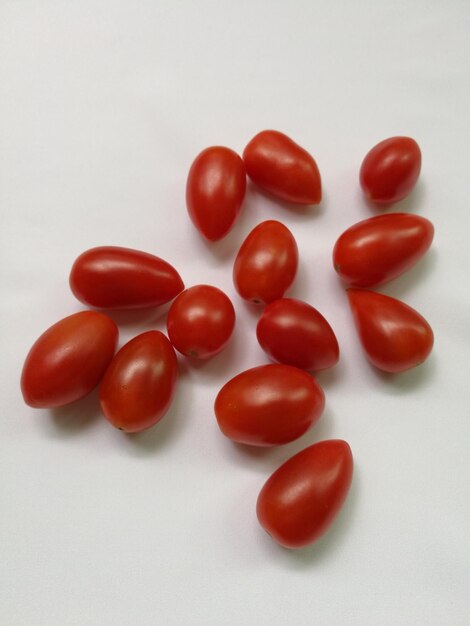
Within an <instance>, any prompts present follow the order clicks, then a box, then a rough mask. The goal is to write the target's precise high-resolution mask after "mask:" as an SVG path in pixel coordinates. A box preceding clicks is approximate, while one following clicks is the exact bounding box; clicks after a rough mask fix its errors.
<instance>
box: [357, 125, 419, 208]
mask: <svg viewBox="0 0 470 626" xmlns="http://www.w3.org/2000/svg"><path fill="white" fill-rule="evenodd" d="M420 171H421V150H420V149H419V146H418V144H417V143H416V141H415V140H414V139H412V138H411V137H390V138H389V139H384V140H383V141H381V142H380V143H378V144H377V145H376V146H374V147H373V148H372V150H370V151H369V152H368V153H367V154H366V156H365V158H364V160H363V162H362V165H361V169H360V173H359V180H360V183H361V187H362V189H363V191H364V193H365V194H366V196H367V198H368V199H369V200H371V201H372V202H376V203H377V204H391V203H392V202H398V201H399V200H403V199H404V198H406V196H407V195H408V194H409V193H410V192H411V190H412V189H413V187H414V186H415V185H416V182H417V180H418V177H419V173H420Z"/></svg>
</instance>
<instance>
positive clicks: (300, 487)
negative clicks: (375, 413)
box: [256, 439, 353, 548]
mask: <svg viewBox="0 0 470 626" xmlns="http://www.w3.org/2000/svg"><path fill="white" fill-rule="evenodd" d="M352 474H353V458H352V454H351V449H350V447H349V445H348V444H347V443H346V442H345V441H342V440H341V439H330V440H326V441H319V442H318V443H315V444H313V445H312V446H309V447H308V448H305V449H304V450H302V451H301V452H299V453H298V454H296V455H294V456H293V457H291V458H290V459H289V460H288V461H286V462H285V463H284V464H283V465H281V466H280V467H279V468H278V469H277V470H276V471H275V472H274V474H272V475H271V476H270V478H268V480H267V482H266V483H265V484H264V486H263V488H262V489H261V492H260V494H259V496H258V502H257V505H256V514H257V516H258V521H259V523H260V524H261V526H262V527H263V528H264V529H265V530H266V531H267V532H268V533H269V534H270V535H271V537H272V538H273V539H274V540H275V541H277V542H278V543H279V544H281V546H284V547H286V548H302V547H304V546H307V545H309V544H311V543H313V542H314V541H316V540H317V539H319V538H320V537H321V536H322V535H323V534H324V533H325V532H326V531H327V530H328V528H329V527H330V526H331V524H332V523H333V521H334V519H335V517H336V515H337V514H338V512H339V510H340V508H341V506H342V504H343V502H344V500H345V499H346V496H347V494H348V491H349V487H350V485H351V481H352Z"/></svg>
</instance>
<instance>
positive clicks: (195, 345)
mask: <svg viewBox="0 0 470 626" xmlns="http://www.w3.org/2000/svg"><path fill="white" fill-rule="evenodd" d="M420 166H421V154H420V150H419V147H418V145H417V144H416V142H415V141H413V140H412V139H410V138H407V137H394V138H391V139H388V140H385V141H383V142H381V143H380V144H378V145H377V146H375V147H374V148H373V149H372V150H371V151H370V152H369V153H368V154H367V156H366V157H365V159H364V161H363V164H362V167H361V172H360V182H361V185H362V187H363V189H364V191H365V193H366V195H367V197H368V198H369V199H370V200H371V201H373V202H375V203H383V204H390V203H393V202H396V201H398V200H401V199H402V198H404V197H405V196H406V195H407V194H408V193H409V192H410V191H411V189H412V188H413V187H414V185H415V183H416V181H417V179H418V176H419V172H420ZM247 175H248V176H249V177H250V178H251V179H252V180H253V181H254V183H256V184H257V185H259V186H260V187H262V188H263V189H265V190H266V191H268V192H269V193H271V194H272V195H274V196H276V197H278V198H281V199H282V200H287V201H289V202H294V203H298V204H317V203H319V202H320V200H321V178H320V173H319V170H318V167H317V165H316V163H315V160H314V159H313V158H312V156H311V155H310V154H309V153H308V152H306V151H305V150H304V149H303V148H301V147H300V146H298V145H297V144H296V143H294V142H293V141H292V140H291V139H290V138H288V137H287V136H286V135H284V134H282V133H279V132H277V131H264V132H261V133H259V134H258V135H256V136H255V137H254V138H253V139H252V140H251V141H250V143H249V144H248V145H247V147H246V148H245V151H244V153H243V158H241V157H240V156H239V155H238V154H236V153H235V152H233V151H232V150H230V149H229V148H225V147H220V146H217V147H211V148H208V149H206V150H204V151H203V152H202V153H201V154H199V156H198V157H197V158H196V159H195V161H194V162H193V164H192V167H191V169H190V172H189V176H188V181H187V188H186V202H187V208H188V212H189V215H190V217H191V219H192V221H193V223H194V224H195V226H196V227H197V229H198V230H199V231H200V233H201V234H202V235H203V236H204V237H205V238H206V239H208V240H209V241H217V240H219V239H221V238H223V237H224V236H225V235H226V234H227V233H228V232H229V230H230V229H231V228H232V226H233V225H234V223H235V221H236V219H237V217H238V215H239V213H240V210H241V207H242V204H243V200H244V196H245V191H246V176H247ZM432 237H433V227H432V225H431V223H430V222H429V221H428V220H426V219H424V218H421V217H417V216H413V215H410V214H404V213H395V214H392V213H388V214H386V215H379V216H376V217H373V218H370V219H367V220H364V221H362V222H360V223H358V224H356V225H354V226H352V227H351V228H349V229H348V230H346V231H345V232H344V233H343V234H342V235H341V236H340V237H339V239H338V241H337V242H336V244H335V247H334V251H333V263H334V267H335V269H336V271H337V273H338V274H339V276H340V277H341V279H342V280H343V281H344V282H345V283H346V285H347V286H348V287H349V289H348V291H347V294H348V298H349V302H350V305H351V309H352V312H353V316H354V319H355V322H356V327H357V330H358V333H359V337H360V339H361V342H362V345H363V347H364V350H365V353H366V356H367V357H368V358H369V360H370V361H371V362H372V363H373V364H374V365H375V366H376V367H379V368H381V369H383V370H385V371H389V372H401V371H404V370H406V369H409V368H410V367H413V366H415V365H418V364H419V363H422V362H423V361H424V360H425V359H426V357H427V356H428V355H429V353H430V351H431V348H432V343H433V334H432V330H431V328H430V326H429V324H428V323H427V322H426V320H425V319H424V318H423V317H422V316H421V315H420V314H419V313H417V312H416V311H414V310H413V309H411V308H410V307H409V306H407V305H406V304H405V303H403V302H400V301H398V300H396V299H394V298H390V297H388V296H385V295H383V294H379V293H375V292H373V291H370V290H369V289H365V288H370V287H375V286H377V285H381V284H383V283H385V282H387V281H389V280H391V279H393V278H395V277H396V276H398V275H400V274H402V273H403V272H405V271H406V270H408V269H409V268H410V267H411V266H412V265H414V264H415V263H416V262H417V261H418V260H419V259H420V258H421V257H422V256H423V254H424V253H425V252H426V250H427V249H428V248H429V246H430V244H431V241H432ZM297 265H298V251H297V245H296V242H295V239H294V237H293V235H292V233H291V232H290V231H289V229H288V228H287V227H286V226H285V225H283V224H281V223H280V222H278V221H274V220H269V221H265V222H262V223H261V224H258V225H257V226H256V227H255V228H254V229H253V230H252V231H251V233H249V235H248V236H247V237H246V239H245V241H244V242H243V244H242V245H241V247H240V250H239V252H238V254H237V257H236V259H235V262H234V266H233V280H234V284H235V287H236V290H237V292H238V293H239V295H240V296H241V297H242V298H243V299H245V300H247V301H250V302H254V303H256V304H259V305H263V306H264V307H265V308H264V310H263V312H262V314H261V316H260V319H259V321H258V325H257V329H256V334H257V338H258V341H259V343H260V345H261V347H262V348H263V350H264V351H265V352H266V353H267V354H268V355H269V357H270V358H271V359H272V360H273V361H275V363H272V364H269V365H262V366H259V367H255V368H252V369H249V370H247V371H245V372H242V373H241V374H238V375H237V376H235V377H234V378H232V379H231V380H229V381H228V382H227V383H226V384H225V385H224V386H223V387H222V389H221V390H220V391H219V393H218V395H217V397H216V399H215V405H214V410H215V415H216V419H217V422H218V425H219V427H220V430H221V431H222V433H223V434H224V435H226V436H227V437H229V438H230V439H232V440H233V441H236V442H239V443H243V444H248V445H254V446H273V445H281V444H285V443H288V442H290V441H293V440H295V439H297V438H299V437H300V436H302V435H303V434H304V433H305V432H306V431H307V430H308V429H309V428H311V426H312V425H313V424H314V423H315V422H316V421H317V420H318V419H319V417H320V416H321V414H322V411H323V408H324V404H325V398H324V393H323V390H322V389H321V387H320V385H319V384H318V382H317V381H316V380H315V378H314V377H313V376H312V375H311V374H310V373H309V372H312V371H317V370H321V369H325V368H329V367H332V366H334V365H335V364H336V363H337V361H338V359H339V347H338V342H337V339H336V336H335V333H334V331H333V329H332V328H331V326H330V324H329V323H328V322H327V320H326V319H325V318H324V317H323V316H322V315H321V313H320V312H319V311H317V310H316V309H315V308H313V307H312V306H311V305H310V304H307V303H306V302H303V301H300V300H295V299H290V298H284V294H285V292H286V291H287V290H288V288H289V287H290V286H291V284H292V282H293V281H294V278H295V275H296V272H297ZM70 287H71V289H72V291H73V293H74V294H75V296H76V297H77V298H78V299H79V300H80V301H81V302H83V303H84V304H86V305H87V306H89V307H93V309H136V308H145V307H156V306H159V305H161V304H163V303H166V302H170V301H171V300H173V302H172V304H171V307H170V309H169V312H168V317H167V330H168V338H167V337H166V336H165V335H164V334H163V333H161V332H159V331H155V330H150V331H148V332H144V333H142V334H140V335H138V336H137V337H134V338H133V339H132V340H131V341H129V342H128V343H126V344H125V345H124V346H123V347H122V348H121V349H120V350H119V351H118V352H117V354H115V350H116V347H117V341H118V329H117V327H116V324H115V323H114V322H113V321H112V319H111V318H110V317H108V316H107V315H105V314H104V313H102V312H99V311H96V310H86V311H82V312H79V313H76V314H74V315H71V316H69V317H66V318H65V319H62V320H61V321H59V322H57V323H56V324H54V325H53V326H51V327H50V328H49V329H48V330H47V331H46V332H45V333H44V334H43V335H41V336H40V337H39V339H38V340H37V341H36V343H35V344H34V345H33V347H32V348H31V350H30V352H29V354H28V356H27V358H26V361H25V364H24V367H23V372H22V378H21V388H22V392H23V397H24V400H25V402H26V403H27V404H28V405H30V406H32V407H42V408H44V407H57V406H62V405H64V404H68V403H70V402H74V401H75V400H78V399H79V398H81V397H83V396H85V395H86V394H87V393H89V392H90V391H91V390H92V389H93V388H94V387H96V386H97V385H98V384H100V404H101V408H102V411H103V414H104V415H105V417H106V418H107V419H108V420H109V421H110V422H111V423H112V424H113V425H114V426H116V427H117V428H119V429H121V430H124V431H127V432H137V431H142V430H144V429H147V428H150V427H151V426H154V425H155V424H156V423H157V422H158V421H160V419H161V418H162V417H163V416H164V415H165V413H166V412H167V410H168V408H169V406H170V404H171V402H172V398H173V395H174V393H175V389H176V384H177V377H178V364H177V358H176V354H175V349H176V350H177V351H178V352H180V353H181V354H183V355H185V356H187V357H191V358H198V359H207V358H211V357H213V356H214V355H216V354H217V353H219V352H220V351H221V350H223V349H224V347H225V346H226V345H227V343H228V342H229V340H230V337H231V335H232V332H233V329H234V326H235V310H234V307H233V304H232V303H231V301H230V299H229V298H228V297H227V295H226V294H225V293H223V292H222V291H221V290H220V289H217V288H216V287H213V286H210V285H196V286H193V287H190V288H189V289H186V290H185V289H184V284H183V281H182V279H181V277H180V275H179V274H178V272H177V271H176V270H175V268H174V267H172V266H171V265H170V264H169V263H167V262H166V261H164V260H163V259H160V258H158V257H155V256H153V255H151V254H147V253H145V252H141V251H138V250H131V249H128V248H118V247H110V246H108V247H100V248H93V249H91V250H87V251H86V252H84V253H83V254H81V255H80V256H79V257H78V258H77V259H76V261H75V263H74V264H73V267H72V270H71V273H70ZM352 471H353V460H352V455H351V450H350V448H349V445H348V444H347V443H346V442H345V441H342V440H328V441H321V442H318V443H315V444H314V445H312V446H309V447H307V448H306V449H304V450H302V451H301V452H299V453H298V454H296V455H295V456H293V457H292V458H291V459H289V460H288V461H287V462H286V463H284V464H283V465H282V466H281V467H280V468H278V469H277V470H276V471H275V472H274V474H273V475H272V476H271V477H270V478H269V479H268V481H267V482H266V483H265V485H264V487H263V488H262V490H261V492H260V494H259V497H258V502H257V515H258V519H259V521H260V523H261V525H262V526H263V527H264V528H265V529H266V530H267V531H268V532H269V533H270V534H271V535H272V536H273V538H274V539H275V540H276V541H278V542H279V543H280V544H281V545H284V546H287V547H301V546H305V545H308V544H310V543H312V542H313V541H315V540H316V539H317V538H319V537H320V536H321V535H322V534H323V533H324V532H325V531H326V530H327V529H328V527H329V526H330V524H331V523H332V521H333V519H334V518H335V516H336V514H337V513H338V511H339V509H340V508H341V505H342V503H343V501H344V499H345V498H346V495H347V493H348V490H349V486H350V484H351V479H352Z"/></svg>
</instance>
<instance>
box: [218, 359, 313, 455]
mask: <svg viewBox="0 0 470 626" xmlns="http://www.w3.org/2000/svg"><path fill="white" fill-rule="evenodd" d="M324 406H325V396H324V393H323V390H322V388H321V387H320V385H319V384H318V383H317V381H316V380H315V379H314V378H313V376H310V374H307V372H304V371H303V370H300V369H298V368H296V367H291V366H290V365H275V364H270V365H261V366H259V367H253V368H252V369H249V370H246V371H244V372H242V373H241V374H238V375H237V376H235V377H234V378H232V379H231V380H229V381H228V382H227V383H226V384H225V385H224V386H223V387H222V389H221V390H220V391H219V393H218V395H217V398H216V400H215V405H214V411H215V415H216V418H217V422H218V424H219V428H220V430H221V431H222V432H223V434H224V435H225V436H226V437H228V438H229V439H232V440H233V441H236V442H238V443H245V444H249V445H253V446H277V445H281V444H284V443H288V442H290V441H293V440H294V439H298V438H299V437H300V436H302V435H303V434H304V433H305V432H307V430H308V429H309V428H311V427H312V426H313V424H315V422H316V421H317V420H318V419H319V417H320V416H321V414H322V412H323V409H324Z"/></svg>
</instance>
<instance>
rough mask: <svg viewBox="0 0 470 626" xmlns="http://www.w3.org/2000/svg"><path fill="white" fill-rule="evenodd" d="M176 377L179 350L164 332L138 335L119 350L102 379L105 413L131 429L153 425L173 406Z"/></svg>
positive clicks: (124, 427) (107, 416) (111, 420)
mask: <svg viewBox="0 0 470 626" xmlns="http://www.w3.org/2000/svg"><path fill="white" fill-rule="evenodd" d="M177 378H178V363H177V360H176V354H175V351H174V350H173V347H172V345H171V343H170V342H169V341H168V339H167V338H166V337H165V335H164V334H163V333H161V332H160V331H158V330H150V331H148V332H146V333H142V334H141V335H137V337H134V339H131V341H129V342H128V343H126V344H125V345H124V346H123V347H122V348H121V349H120V350H119V352H118V353H117V354H116V356H115V357H114V359H113V360H112V361H111V364H110V366H109V367H108V370H107V371H106V374H105V376H104V378H103V382H102V383H101V388H100V403H101V408H102V410H103V413H104V415H105V417H106V418H107V419H108V420H109V421H110V422H111V424H112V425H113V426H116V428H119V430H125V431H127V432H129V433H133V432H139V431H141V430H145V429H146V428H150V426H153V425H154V424H156V423H157V422H159V421H160V420H161V419H162V417H163V416H164V415H165V413H166V412H167V411H168V409H169V408H170V405H171V401H172V399H173V395H174V392H175V388H176V381H177Z"/></svg>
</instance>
